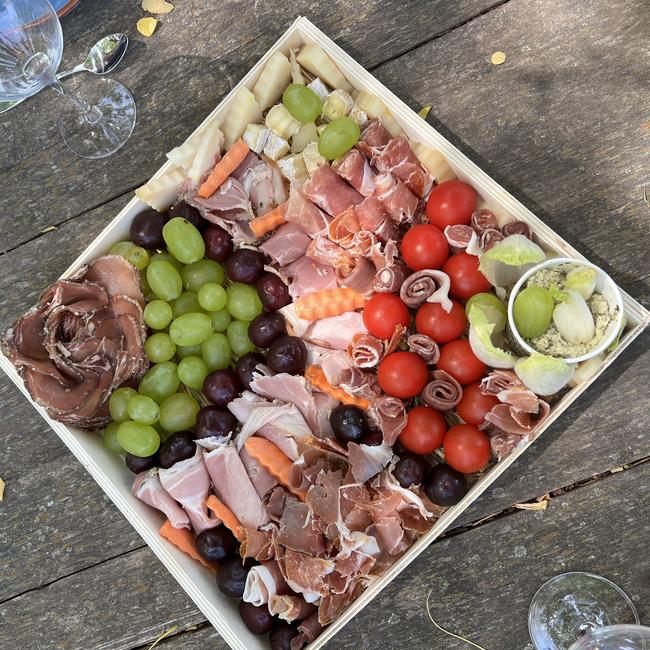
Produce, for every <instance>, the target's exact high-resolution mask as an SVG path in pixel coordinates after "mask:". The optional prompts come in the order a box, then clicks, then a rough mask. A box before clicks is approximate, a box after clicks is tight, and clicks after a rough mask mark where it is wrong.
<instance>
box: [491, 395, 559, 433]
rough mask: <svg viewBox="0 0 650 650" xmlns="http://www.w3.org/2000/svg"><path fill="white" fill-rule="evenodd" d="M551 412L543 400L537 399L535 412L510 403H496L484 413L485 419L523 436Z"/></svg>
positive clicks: (503, 429) (507, 431)
mask: <svg viewBox="0 0 650 650" xmlns="http://www.w3.org/2000/svg"><path fill="white" fill-rule="evenodd" d="M550 412H551V407H550V406H549V404H548V403H547V402H545V401H544V400H541V399H540V400H539V407H538V409H537V411H536V412H535V413H530V412H528V411H524V410H521V409H518V408H517V407H516V406H512V405H510V404H497V405H496V406H493V407H492V409H491V410H490V411H489V412H488V413H486V414H485V421H486V422H489V423H490V424H493V425H494V426H496V427H498V428H499V429H501V430H502V431H505V432H506V433H511V434H516V435H519V436H524V435H526V434H528V433H530V432H531V431H532V430H533V429H534V428H535V427H536V426H537V425H538V424H539V423H540V422H543V421H544V420H545V419H546V418H547V417H548V415H549V413H550Z"/></svg>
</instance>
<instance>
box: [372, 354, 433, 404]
mask: <svg viewBox="0 0 650 650" xmlns="http://www.w3.org/2000/svg"><path fill="white" fill-rule="evenodd" d="M428 379H429V371H428V369H427V364H426V363H425V362H424V361H423V360H422V358H421V357H419V356H418V355H417V354H415V352H393V353H392V354H389V355H388V356H387V357H386V358H385V359H384V360H383V361H382V362H381V363H380V364H379V369H378V370H377V380H378V381H379V385H380V386H381V389H382V390H383V391H384V392H385V393H388V394H389V395H393V396H394V397H401V398H402V399H406V398H407V397H415V396H416V395H419V394H420V393H421V392H422V389H423V388H424V387H425V386H426V383H427V381H428Z"/></svg>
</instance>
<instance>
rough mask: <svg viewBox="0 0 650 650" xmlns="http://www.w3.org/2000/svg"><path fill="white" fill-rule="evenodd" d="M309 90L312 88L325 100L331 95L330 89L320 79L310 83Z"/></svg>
mask: <svg viewBox="0 0 650 650" xmlns="http://www.w3.org/2000/svg"><path fill="white" fill-rule="evenodd" d="M307 88H311V89H312V90H313V91H314V92H315V93H316V94H317V95H318V96H319V97H320V98H321V99H323V100H324V99H325V97H327V96H328V95H329V93H330V91H329V88H328V87H327V86H326V85H325V84H324V83H323V82H322V81H321V80H320V79H319V78H318V77H316V79H314V80H313V81H311V82H310V83H308V84H307Z"/></svg>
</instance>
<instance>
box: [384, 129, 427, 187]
mask: <svg viewBox="0 0 650 650" xmlns="http://www.w3.org/2000/svg"><path fill="white" fill-rule="evenodd" d="M372 164H373V165H374V166H375V167H376V168H377V169H378V170H379V171H380V172H383V173H386V174H388V173H390V174H392V175H393V176H395V177H396V178H399V179H400V180H401V181H403V183H404V184H405V185H406V187H408V188H409V190H411V192H413V194H415V196H417V197H418V198H420V199H422V198H424V197H425V196H426V195H427V194H428V193H429V190H430V189H431V186H432V185H433V176H432V175H431V174H430V173H429V172H428V171H427V170H426V169H425V168H424V167H423V166H422V164H421V163H420V161H419V160H418V157H417V156H416V155H415V153H414V152H413V149H411V145H410V144H409V143H408V140H407V139H406V138H405V137H404V136H398V137H397V138H392V139H391V140H390V141H389V142H387V143H386V144H385V145H384V146H383V147H382V149H381V151H378V152H375V153H373V156H372Z"/></svg>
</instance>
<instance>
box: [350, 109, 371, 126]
mask: <svg viewBox="0 0 650 650" xmlns="http://www.w3.org/2000/svg"><path fill="white" fill-rule="evenodd" d="M348 117H350V118H352V119H353V120H354V121H355V122H356V123H357V124H358V125H359V127H360V128H363V127H364V126H365V125H366V124H367V123H368V114H367V113H366V112H365V111H364V110H362V109H360V108H359V107H358V106H357V105H356V104H355V105H354V106H353V107H352V108H351V109H350V112H349V113H348Z"/></svg>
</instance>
